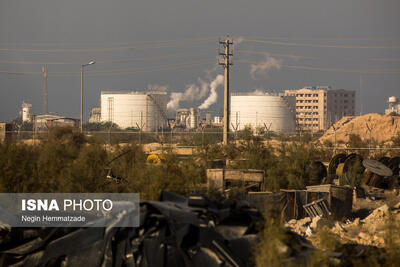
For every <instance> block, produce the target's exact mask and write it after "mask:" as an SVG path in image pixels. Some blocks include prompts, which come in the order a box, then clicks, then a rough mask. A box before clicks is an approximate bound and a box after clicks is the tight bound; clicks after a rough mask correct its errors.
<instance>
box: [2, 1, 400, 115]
mask: <svg viewBox="0 0 400 267" xmlns="http://www.w3.org/2000/svg"><path fill="white" fill-rule="evenodd" d="M399 11H400V1H398V0H392V1H389V0H382V1H376V0H335V1H332V0H330V1H328V0H326V1H325V0H297V1H294V0H291V1H289V0H273V1H265V0H256V1H250V0H249V1H243V0H242V1H237V0H217V1H215V0H212V1H211V0H202V1H199V0H197V1H195V0H146V1H134V0H131V1H128V0H113V1H111V0H108V1H106V0H62V1H61V0H1V1H0V101H1V105H0V121H4V120H10V119H13V118H15V117H17V115H18V113H19V110H20V107H21V104H22V101H27V102H29V103H31V104H32V105H33V111H34V112H35V113H40V112H41V109H42V97H43V78H42V76H41V75H40V72H41V68H42V65H41V64H27V62H31V63H32V62H33V63H35V62H36V63H37V62H40V63H41V62H43V63H45V62H47V63H66V62H70V63H74V64H49V65H48V71H49V76H48V91H49V111H51V112H56V113H58V114H63V115H67V116H73V117H79V114H80V111H79V109H80V76H79V72H80V62H88V61H89V60H91V59H95V60H96V61H97V62H99V63H98V64H96V65H93V66H89V67H88V68H87V73H86V74H87V75H85V94H86V97H85V106H86V108H85V115H86V116H85V117H86V118H87V117H88V114H89V110H90V108H92V107H94V106H96V105H98V101H99V95H100V90H101V89H103V88H110V89H115V90H138V91H143V90H146V88H147V87H148V85H161V86H168V88H169V91H170V92H183V91H184V90H185V88H186V86H187V85H188V84H192V83H196V84H199V82H198V78H201V79H202V80H203V81H206V82H209V81H211V80H212V79H213V78H215V76H216V75H217V74H219V73H222V72H223V71H222V68H221V67H220V66H216V63H215V62H216V60H215V59H216V55H217V48H218V37H219V36H221V37H223V36H225V35H226V34H228V33H229V34H230V35H231V36H233V37H236V38H239V37H241V38H245V39H251V40H268V41H276V42H279V43H274V44H271V43H256V42H249V41H246V40H245V41H243V42H241V43H239V44H238V45H237V46H236V47H235V51H234V54H235V57H234V65H233V67H232V72H231V90H232V91H236V92H238V91H252V90H255V89H257V88H261V89H274V90H275V91H279V90H282V89H293V88H301V87H303V86H316V85H331V86H332V87H333V88H345V89H350V90H356V91H357V96H359V95H358V93H359V88H360V74H359V71H360V70H363V71H366V70H369V71H370V72H376V71H379V72H386V73H384V74H382V73H379V74H376V73H375V74H372V73H370V74H365V75H363V89H364V95H363V99H362V101H363V103H364V111H366V112H383V110H384V108H385V106H386V101H387V98H388V97H389V96H391V95H396V96H399V97H400V74H398V73H399V70H400V27H399V25H400V16H399ZM164 41H169V42H164ZM304 44H306V45H304ZM307 44H308V45H307ZM309 44H312V46H309ZM319 45H322V46H319ZM127 47H130V48H129V49H128V48H127ZM100 48H107V49H103V50H102V49H100ZM108 48H110V49H108ZM252 51H253V52H254V51H255V52H262V53H264V52H265V53H269V54H270V56H271V57H273V58H274V59H276V60H277V61H278V62H280V64H281V68H280V69H279V70H278V69H272V70H271V71H269V72H268V73H263V72H259V73H258V74H257V75H256V76H255V77H254V78H255V79H253V78H252V77H251V75H250V73H249V71H250V65H249V63H243V62H240V61H250V62H258V61H260V62H262V61H265V56H264V55H262V53H261V54H252V53H251V52H252ZM282 55H283V56H282ZM287 55H296V56H302V57H303V58H302V57H300V58H293V57H292V58H291V57H288V56H287ZM310 57H311V58H310ZM132 59H137V61H133V60H132ZM118 60H128V62H119V63H107V64H106V63H103V64H102V63H101V62H102V61H106V62H110V61H118ZM16 62H25V64H14V63H16ZM185 62H186V63H187V64H188V65H182V64H183V63H185ZM287 66H306V67H316V68H324V69H330V70H332V69H335V70H337V69H346V70H351V71H346V72H342V71H317V70H299V69H293V68H287ZM110 70H113V71H115V72H114V73H113V72H107V71H110ZM101 71H106V72H105V73H106V74H107V75H104V72H103V75H102V73H101ZM121 72H128V73H129V74H121ZM388 72H397V74H389V73H388ZM13 73H18V74H13ZM221 92H222V88H221V87H219V88H218V93H219V98H218V102H217V104H215V105H213V106H211V107H210V110H211V111H213V112H214V114H216V113H217V112H220V111H221V106H222V98H221V96H222V95H221ZM357 101H358V104H359V102H360V101H359V99H357ZM201 102H202V101H201V100H199V101H196V102H195V103H190V102H182V103H181V106H186V107H188V106H197V105H199V104H200V103H201ZM358 106H359V105H358Z"/></svg>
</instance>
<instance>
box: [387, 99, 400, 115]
mask: <svg viewBox="0 0 400 267" xmlns="http://www.w3.org/2000/svg"><path fill="white" fill-rule="evenodd" d="M391 113H395V114H400V103H399V99H398V98H397V97H395V96H391V97H389V99H388V108H387V109H386V110H385V114H391Z"/></svg>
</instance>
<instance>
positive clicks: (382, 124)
mask: <svg viewBox="0 0 400 267" xmlns="http://www.w3.org/2000/svg"><path fill="white" fill-rule="evenodd" d="M367 123H368V124H369V125H373V126H374V128H373V130H372V135H373V138H374V140H376V141H377V142H387V141H390V140H391V138H392V137H394V136H395V135H396V134H398V133H399V130H400V117H398V116H390V115H381V114H378V113H371V114H366V115H363V116H357V117H350V116H346V117H343V118H342V119H340V120H339V121H337V122H336V123H335V124H334V125H333V126H334V127H335V129H336V139H337V141H339V140H342V141H344V142H348V141H349V135H350V134H356V135H359V136H360V137H361V139H363V140H368V138H369V132H368V129H367V127H366V124H367ZM334 136H335V134H334V128H333V127H331V128H329V129H328V130H327V131H326V132H325V134H324V135H323V136H322V137H321V138H320V139H319V140H320V142H321V143H323V142H324V141H325V140H329V141H331V142H334V138H335V137H334Z"/></svg>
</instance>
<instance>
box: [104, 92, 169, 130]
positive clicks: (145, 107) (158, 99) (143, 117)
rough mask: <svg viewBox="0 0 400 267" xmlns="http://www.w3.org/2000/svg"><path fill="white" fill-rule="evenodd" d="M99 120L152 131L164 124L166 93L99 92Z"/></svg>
mask: <svg viewBox="0 0 400 267" xmlns="http://www.w3.org/2000/svg"><path fill="white" fill-rule="evenodd" d="M100 102H101V103H100V104H101V121H102V122H113V123H115V124H117V125H118V126H119V127H120V128H122V129H125V128H128V127H133V128H141V129H142V130H143V131H154V130H156V129H157V128H160V127H162V126H166V123H167V117H166V111H167V94H166V93H165V92H151V93H142V92H112V91H111V92H110V91H102V92H101V100H100Z"/></svg>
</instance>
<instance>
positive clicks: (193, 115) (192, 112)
mask: <svg viewBox="0 0 400 267" xmlns="http://www.w3.org/2000/svg"><path fill="white" fill-rule="evenodd" d="M189 128H191V129H195V128H197V114H196V110H195V109H194V108H190V124H189Z"/></svg>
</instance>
